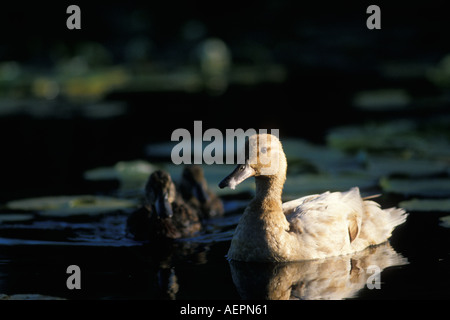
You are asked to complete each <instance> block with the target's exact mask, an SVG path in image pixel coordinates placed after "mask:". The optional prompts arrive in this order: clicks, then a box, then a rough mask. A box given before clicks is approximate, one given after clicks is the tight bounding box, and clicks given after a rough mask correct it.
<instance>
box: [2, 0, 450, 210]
mask: <svg viewBox="0 0 450 320" xmlns="http://www.w3.org/2000/svg"><path fill="white" fill-rule="evenodd" d="M444 3H445V2H444V1H441V2H437V1H426V2H423V1H417V2H414V1H408V2H398V3H397V2H396V4H392V3H389V2H379V3H378V5H379V6H380V8H381V12H382V15H381V22H382V29H381V30H368V29H367V27H366V20H367V18H368V16H369V15H368V14H367V13H366V9H367V7H368V6H369V5H370V4H371V3H369V2H365V1H362V2H358V3H349V4H345V5H344V4H342V3H338V2H332V1H314V2H307V3H305V2H302V3H299V2H298V1H274V0H267V1H249V2H246V3H245V5H244V4H243V3H240V2H221V3H216V2H214V3H213V2H209V1H147V2H145V3H142V2H133V1H127V2H126V3H123V2H122V3H119V2H114V1H113V2H107V3H106V2H105V3H92V2H84V1H83V2H78V3H77V4H78V5H79V7H80V9H81V30H68V29H67V28H66V20H67V18H68V17H69V14H67V13H66V9H67V7H68V6H69V5H70V4H71V3H65V2H59V3H57V4H55V3H45V2H36V3H27V4H26V5H23V4H21V3H8V4H6V5H3V6H2V10H1V12H0V30H1V34H2V40H1V43H0V137H1V138H0V139H1V146H2V156H1V163H2V166H1V168H2V169H1V170H2V179H1V182H0V191H1V192H0V200H2V201H5V200H9V199H12V198H17V197H23V196H31V195H33V196H34V195H36V196H37V195H43V194H49V192H50V193H52V194H55V193H56V194H58V193H77V192H81V191H86V190H83V189H85V188H86V186H85V185H84V184H83V179H82V175H81V173H82V172H83V171H85V170H87V169H89V168H93V167H95V166H98V165H113V164H115V163H117V162H118V161H120V160H131V159H136V158H143V157H145V156H146V155H145V148H144V147H145V145H146V144H147V143H150V142H155V141H169V140H170V135H171V133H172V131H173V130H174V129H176V128H186V129H188V130H190V131H191V132H192V133H193V121H194V120H201V121H203V130H206V129H208V128H218V129H221V130H223V129H225V128H243V129H246V128H255V129H259V128H269V129H270V128H278V129H280V135H281V137H283V136H293V137H301V138H305V139H308V140H310V141H312V142H317V143H324V142H325V140H326V135H327V133H328V132H329V129H330V128H332V127H335V126H338V125H339V126H342V125H347V124H355V123H356V124H363V123H366V122H367V121H378V120H380V119H390V120H395V119H406V118H408V119H409V118H420V119H423V121H426V120H427V118H426V116H429V115H446V116H448V90H449V86H450V56H448V54H449V53H450V42H449V41H448V31H449V30H450V28H449V27H450V19H448V15H447V13H446V10H444Z"/></svg>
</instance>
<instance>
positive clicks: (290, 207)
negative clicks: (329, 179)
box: [282, 192, 329, 216]
mask: <svg viewBox="0 0 450 320" xmlns="http://www.w3.org/2000/svg"><path fill="white" fill-rule="evenodd" d="M328 193H329V192H326V193H325V194H328ZM319 196H321V195H320V194H313V195H309V196H304V197H301V198H298V199H295V200H291V201H287V202H284V203H283V204H282V208H283V213H284V214H285V215H286V216H289V215H290V214H292V213H294V212H295V211H296V210H297V208H298V207H299V206H301V205H302V204H303V203H305V202H308V201H311V200H314V199H316V198H317V197H319Z"/></svg>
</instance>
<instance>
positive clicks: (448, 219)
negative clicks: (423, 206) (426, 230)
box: [439, 216, 450, 228]
mask: <svg viewBox="0 0 450 320" xmlns="http://www.w3.org/2000/svg"><path fill="white" fill-rule="evenodd" d="M439 220H441V223H439V225H440V226H441V227H444V228H450V216H445V217H441V218H439Z"/></svg>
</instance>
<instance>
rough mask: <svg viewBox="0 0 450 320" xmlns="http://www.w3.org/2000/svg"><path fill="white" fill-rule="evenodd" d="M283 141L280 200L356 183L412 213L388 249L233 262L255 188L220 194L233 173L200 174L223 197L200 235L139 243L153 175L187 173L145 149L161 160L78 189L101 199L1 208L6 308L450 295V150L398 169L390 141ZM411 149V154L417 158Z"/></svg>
mask: <svg viewBox="0 0 450 320" xmlns="http://www.w3.org/2000/svg"><path fill="white" fill-rule="evenodd" d="M385 125H386V126H387V125H388V123H386V124H385ZM396 128H397V129H398V128H399V126H398V125H397V126H396ZM353 129H354V128H353ZM353 129H352V130H353ZM361 130H364V127H362V128H361ZM398 130H399V129H398ZM341 132H342V128H340V129H339V130H336V131H331V132H330V137H333V138H334V141H335V142H334V143H336V141H337V137H338V135H337V133H341ZM395 134H396V137H397V138H398V137H399V134H398V132H397V131H396V133H395ZM416 134H417V132H416V133H414V135H416ZM407 136H408V139H410V138H411V135H407ZM398 139H399V140H400V138H398ZM283 141H284V149H285V152H286V155H287V159H288V162H289V164H290V165H289V169H288V176H287V182H286V185H285V188H284V191H283V198H284V200H290V199H294V198H296V197H299V196H302V195H305V194H312V193H317V192H322V191H325V190H332V191H338V190H346V189H348V188H350V187H352V186H355V185H357V186H359V187H360V188H361V192H362V195H363V196H366V195H372V194H376V193H382V196H381V197H379V198H377V199H376V201H377V202H379V203H380V204H381V205H382V207H390V206H401V207H404V208H405V209H406V210H407V211H408V212H409V213H410V215H409V217H408V219H407V221H406V223H404V224H403V225H400V226H399V227H397V228H396V229H395V230H394V232H393V236H392V237H391V239H390V240H389V242H387V243H384V244H381V245H378V246H375V247H370V248H368V249H366V250H364V251H362V252H358V253H356V254H353V255H348V256H341V257H333V258H328V259H323V260H312V261H300V262H291V263H272V264H270V263H240V262H236V261H229V260H227V258H226V254H227V251H228V248H229V246H230V242H231V238H232V236H233V232H234V229H235V227H236V225H237V223H238V221H239V218H240V216H241V213H242V212H243V210H244V208H245V206H246V204H247V203H248V201H249V200H250V198H251V197H252V195H253V192H254V187H253V181H248V182H246V183H243V184H242V185H240V186H238V187H237V189H236V190H220V189H218V188H217V182H218V181H220V180H221V178H222V177H225V176H226V174H227V173H228V172H230V170H231V167H232V166H229V165H210V166H208V165H203V169H204V172H205V177H206V179H207V181H208V184H209V188H210V189H212V190H214V192H216V193H217V194H218V195H219V196H220V197H221V198H222V199H223V202H224V207H225V215H224V216H223V217H218V218H212V219H209V220H207V221H206V222H205V225H204V228H203V231H201V232H200V233H199V234H198V235H196V236H194V237H191V238H186V239H179V240H175V241H174V242H171V243H158V242H156V243H151V242H145V241H144V242H142V241H135V240H132V239H131V238H130V237H129V236H128V235H127V232H126V220H127V218H128V216H129V215H130V214H131V213H132V212H133V211H134V210H136V208H137V207H139V205H140V203H141V201H142V200H141V199H142V192H143V191H142V187H143V184H144V183H145V181H146V180H147V178H148V176H149V174H150V173H151V172H153V171H154V170H156V169H157V168H164V169H166V170H167V171H169V172H170V173H171V175H172V176H173V178H174V179H175V180H177V178H179V177H180V175H181V170H182V166H176V165H173V164H171V163H170V162H169V161H163V160H161V159H165V158H167V157H168V156H169V155H170V150H171V147H172V145H173V144H172V143H161V142H158V143H150V144H148V145H147V146H146V148H144V149H145V150H146V151H145V152H146V154H147V156H148V158H149V159H152V158H155V159H156V156H155V154H154V153H153V152H156V153H157V155H158V157H157V158H158V159H159V160H158V161H154V162H149V161H147V160H137V161H136V160H133V161H120V162H118V163H116V164H114V165H112V166H104V167H97V168H91V169H89V170H86V171H85V172H84V174H83V177H84V178H83V179H84V181H85V182H86V183H88V184H91V187H90V188H91V189H92V190H95V191H96V194H97V195H94V194H91V195H72V196H67V195H64V196H63V195H56V196H50V195H47V196H42V197H31V198H27V199H16V200H10V201H6V202H5V204H4V206H3V208H2V210H1V213H0V221H1V224H0V292H1V293H2V294H3V296H2V298H3V299H27V298H28V299H38V298H63V299H177V300H185V299H188V300H196V299H201V300H206V299H207V300H211V299H213V300H216V299H219V300H221V299H224V300H235V299H303V300H308V299H388V298H393V299H410V298H412V299H416V298H425V299H434V298H438V299H441V298H448V297H449V295H448V292H449V290H450V280H449V278H448V277H447V274H448V270H450V269H449V268H450V250H449V245H448V244H449V237H450V230H449V219H450V218H449V213H448V212H449V211H450V210H449V205H448V204H449V202H448V196H449V193H448V190H449V189H448V187H447V184H448V181H449V180H450V179H449V177H448V174H449V172H448V162H446V161H448V160H447V159H448V158H446V155H447V152H448V150H445V149H444V150H441V152H439V153H438V154H437V155H435V154H434V153H433V157H418V158H417V159H416V158H414V159H416V160H414V159H411V160H410V161H404V160H403V161H402V159H404V158H402V157H403V156H402V155H399V154H401V153H402V152H403V151H402V150H403V148H404V145H403V144H400V146H399V145H398V144H397V145H396V147H395V148H397V149H398V150H396V151H395V152H393V151H392V149H391V148H390V147H389V146H388V143H387V142H386V143H384V144H383V149H384V148H386V147H387V148H388V149H389V151H388V152H384V151H383V150H379V149H378V151H377V152H376V154H375V153H373V152H372V151H366V152H358V153H352V152H347V151H346V150H345V148H344V147H341V148H338V147H336V146H332V145H331V144H330V143H329V144H327V145H324V144H315V143H311V142H308V141H306V140H303V139H299V138H288V137H287V138H285V139H284V140H283ZM349 141H350V140H349V139H347V140H346V142H347V143H349ZM402 141H404V140H402ZM407 141H409V140H407ZM440 143H441V142H440ZM407 147H408V148H409V149H408V150H409V151H410V152H417V153H418V152H422V151H421V150H419V151H416V150H414V149H413V148H412V147H411V146H409V145H408V146H407ZM374 148H376V147H374ZM429 150H434V149H433V148H430V149H429ZM430 152H431V151H430ZM433 152H436V151H435V150H434V151H433ZM430 186H432V187H430ZM87 190H89V188H88V189H87ZM71 265H76V266H78V267H79V268H80V271H81V276H80V285H81V289H79V290H77V289H69V288H68V286H67V281H68V280H67V279H68V278H69V277H70V276H71V273H68V272H67V268H68V267H69V266H71Z"/></svg>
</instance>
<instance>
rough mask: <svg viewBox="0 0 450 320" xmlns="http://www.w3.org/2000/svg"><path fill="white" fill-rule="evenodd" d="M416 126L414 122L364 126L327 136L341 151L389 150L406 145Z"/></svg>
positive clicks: (336, 130)
mask: <svg viewBox="0 0 450 320" xmlns="http://www.w3.org/2000/svg"><path fill="white" fill-rule="evenodd" d="M415 128H416V126H415V124H414V123H413V122H412V121H407V120H403V121H395V122H387V123H381V124H374V123H371V124H365V125H363V126H345V127H337V128H334V129H332V130H331V131H330V133H329V134H328V135H327V143H328V145H329V146H331V147H333V148H337V149H340V150H349V151H354V150H360V149H362V150H389V149H395V148H398V147H399V141H400V146H402V144H404V142H405V141H404V140H405V139H406V140H407V139H408V136H409V135H411V132H413V131H414V130H415Z"/></svg>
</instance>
